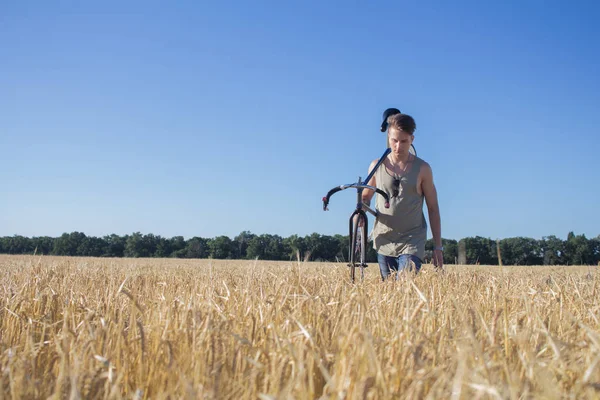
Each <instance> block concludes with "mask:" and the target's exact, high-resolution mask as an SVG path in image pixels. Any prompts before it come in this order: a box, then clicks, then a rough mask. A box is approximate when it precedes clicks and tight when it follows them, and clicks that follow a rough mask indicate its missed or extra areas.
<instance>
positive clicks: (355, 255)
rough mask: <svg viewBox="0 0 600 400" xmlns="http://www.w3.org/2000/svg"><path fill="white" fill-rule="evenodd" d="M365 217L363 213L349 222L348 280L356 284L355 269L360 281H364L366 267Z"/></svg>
mask: <svg viewBox="0 0 600 400" xmlns="http://www.w3.org/2000/svg"><path fill="white" fill-rule="evenodd" d="M367 223H368V221H367V216H366V215H365V213H364V212H362V213H359V214H357V218H356V221H355V220H354V218H352V219H351V221H350V246H349V247H350V248H349V252H350V254H349V257H348V259H349V261H350V263H349V264H348V266H349V267H350V280H351V281H352V283H354V282H356V275H357V269H358V272H359V274H360V276H359V277H360V280H361V281H363V280H364V279H365V267H366V266H367V263H366V257H367Z"/></svg>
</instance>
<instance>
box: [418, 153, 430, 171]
mask: <svg viewBox="0 0 600 400" xmlns="http://www.w3.org/2000/svg"><path fill="white" fill-rule="evenodd" d="M415 157H416V156H415ZM416 158H417V159H418V160H419V161H420V163H421V166H420V167H419V170H420V171H419V172H431V165H429V163H428V162H427V161H425V160H423V159H422V158H419V157H416Z"/></svg>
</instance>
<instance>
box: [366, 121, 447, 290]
mask: <svg viewBox="0 0 600 400" xmlns="http://www.w3.org/2000/svg"><path fill="white" fill-rule="evenodd" d="M395 111H397V110H395ZM384 118H385V115H384ZM386 122H387V124H386ZM385 125H387V136H388V146H389V147H390V149H391V150H392V151H391V152H390V154H389V155H388V156H387V157H386V159H385V160H384V162H383V163H382V164H381V165H380V166H379V168H378V169H377V171H376V172H375V174H374V175H373V177H372V178H371V180H370V181H369V183H368V184H369V185H371V186H375V187H377V188H379V189H381V190H383V191H384V192H386V193H387V194H388V195H389V196H390V207H389V208H385V207H384V202H385V201H384V199H383V198H382V197H381V196H377V197H376V205H377V210H378V212H379V215H378V216H377V218H376V219H375V225H374V227H373V247H374V248H375V250H376V251H377V260H378V262H379V269H380V272H381V278H382V279H383V280H385V279H387V278H388V276H389V275H390V274H391V272H392V271H398V272H400V271H402V270H405V269H409V270H411V269H412V266H413V265H414V267H415V269H416V271H415V272H418V271H419V270H420V269H421V264H422V260H423V258H424V255H425V242H426V241H427V222H426V221H425V216H424V214H423V200H425V201H426V202H427V210H428V212H429V222H430V223H431V232H432V234H433V240H434V244H435V247H434V251H433V264H434V265H435V266H436V267H437V268H440V269H441V268H443V266H444V257H443V253H442V252H443V247H442V236H441V220H440V210H439V205H438V199H437V192H436V189H435V185H434V183H433V173H432V171H431V167H430V166H429V164H427V163H426V162H425V161H424V160H422V159H421V158H419V157H416V156H415V155H413V154H411V153H410V152H409V150H410V147H411V145H412V143H413V140H414V138H415V137H414V132H415V129H416V124H415V121H414V119H413V118H412V117H411V116H409V115H406V114H401V113H400V112H399V111H398V112H397V113H395V114H393V115H390V116H388V117H387V121H386V120H385V119H384V124H382V130H384V129H383V127H384V126H385ZM377 161H378V160H373V162H372V163H371V165H370V167H369V173H370V172H371V171H372V169H373V168H374V167H375V165H376V164H377ZM373 194H374V192H373V191H372V190H364V191H363V195H362V198H363V201H364V202H365V203H367V204H370V202H371V199H372V197H373Z"/></svg>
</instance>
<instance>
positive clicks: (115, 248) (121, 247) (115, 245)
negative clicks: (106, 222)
mask: <svg viewBox="0 0 600 400" xmlns="http://www.w3.org/2000/svg"><path fill="white" fill-rule="evenodd" d="M128 238H129V235H125V236H119V235H115V234H114V233H113V234H112V235H106V236H104V242H105V243H106V247H105V250H104V256H106V257H123V256H124V255H125V244H126V243H127V239H128Z"/></svg>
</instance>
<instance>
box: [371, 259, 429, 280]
mask: <svg viewBox="0 0 600 400" xmlns="http://www.w3.org/2000/svg"><path fill="white" fill-rule="evenodd" d="M411 261H412V263H411ZM377 262H378V263H379V272H380V273H381V280H383V281H385V280H386V279H387V278H388V277H389V276H390V274H391V273H392V271H394V272H402V271H404V270H408V271H410V272H412V267H413V265H412V264H413V263H414V267H415V269H416V271H415V272H416V273H418V272H419V270H420V269H421V265H422V264H423V262H422V261H421V259H420V258H419V257H417V256H415V255H412V254H401V255H400V256H398V257H391V256H384V255H382V254H379V253H377ZM396 279H398V274H396Z"/></svg>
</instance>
